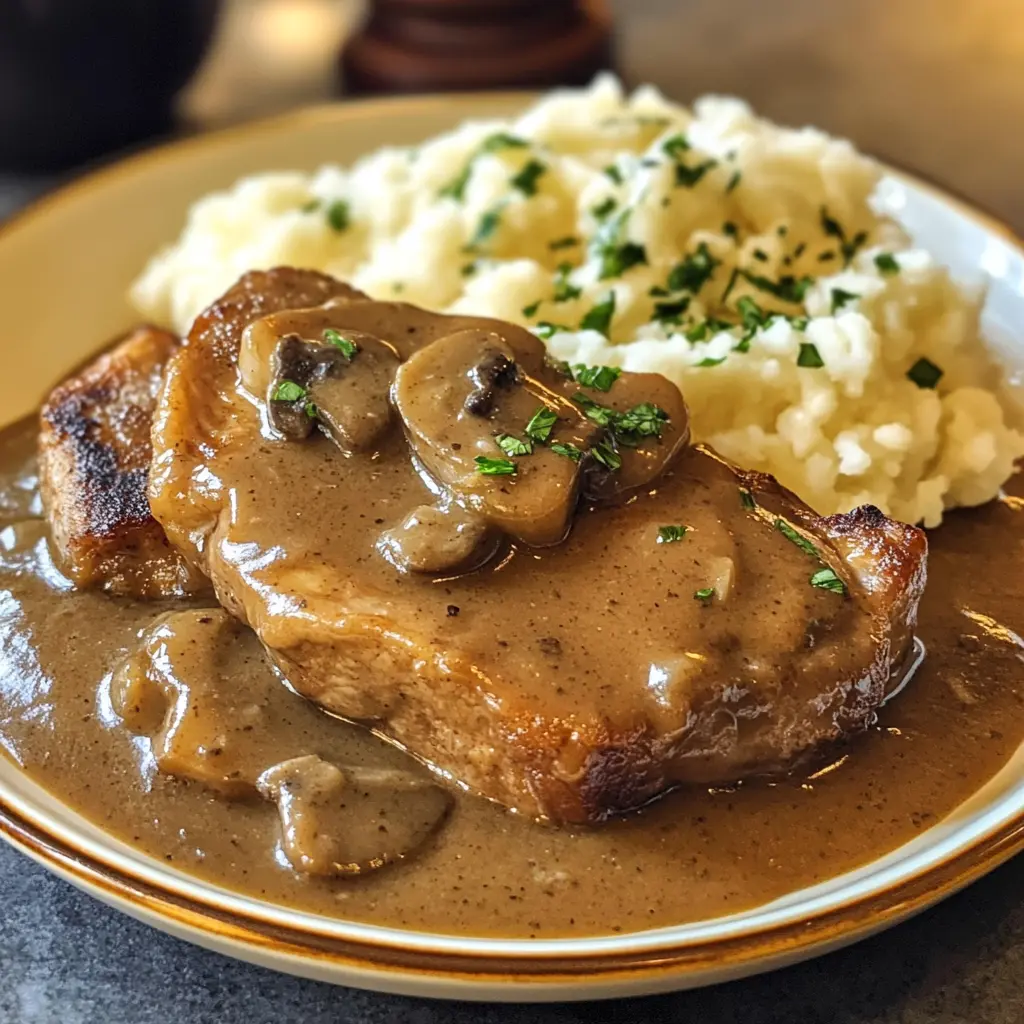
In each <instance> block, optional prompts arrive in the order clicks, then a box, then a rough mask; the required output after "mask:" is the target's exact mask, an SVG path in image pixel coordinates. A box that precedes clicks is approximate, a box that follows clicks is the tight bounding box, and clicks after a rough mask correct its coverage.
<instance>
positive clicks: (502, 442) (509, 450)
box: [494, 434, 533, 456]
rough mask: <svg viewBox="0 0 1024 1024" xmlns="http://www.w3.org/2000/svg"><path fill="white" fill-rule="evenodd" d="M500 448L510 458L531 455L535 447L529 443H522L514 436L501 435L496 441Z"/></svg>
mask: <svg viewBox="0 0 1024 1024" xmlns="http://www.w3.org/2000/svg"><path fill="white" fill-rule="evenodd" d="M494 440H495V443H496V444H497V445H498V447H499V448H500V449H501V450H502V451H503V452H504V453H505V454H506V455H509V456H515V455H529V454H530V453H531V452H532V451H533V445H532V444H530V442H529V441H521V440H520V439H519V438H518V437H516V436H515V435H514V434H499V435H498V436H497V437H496V438H495V439H494Z"/></svg>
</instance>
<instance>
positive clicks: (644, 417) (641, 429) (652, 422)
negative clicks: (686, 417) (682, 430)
mask: <svg viewBox="0 0 1024 1024" xmlns="http://www.w3.org/2000/svg"><path fill="white" fill-rule="evenodd" d="M666 423H668V413H667V412H665V410H664V409H662V408H661V406H658V405H655V404H654V403H653V402H641V403H640V404H639V405H634V406H633V408H632V409H627V410H626V411H625V412H623V413H618V414H617V415H616V418H615V422H614V423H613V427H614V429H615V435H616V437H618V438H619V440H620V441H622V442H623V443H628V442H630V441H631V440H632V439H633V438H634V437H661V430H662V427H663V426H664V425H665V424H666Z"/></svg>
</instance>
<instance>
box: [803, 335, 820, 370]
mask: <svg viewBox="0 0 1024 1024" xmlns="http://www.w3.org/2000/svg"><path fill="white" fill-rule="evenodd" d="M796 365H797V366H802V367H803V368H804V369H806V370H819V369H821V367H823V366H824V365H825V360H824V359H822V358H821V353H820V352H819V351H818V346H817V345H814V344H812V343H811V342H809V341H802V342H800V354H799V355H798V356H797V357H796Z"/></svg>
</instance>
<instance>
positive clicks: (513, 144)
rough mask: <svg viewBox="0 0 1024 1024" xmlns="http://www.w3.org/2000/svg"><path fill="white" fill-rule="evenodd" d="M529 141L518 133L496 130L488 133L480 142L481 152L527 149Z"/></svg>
mask: <svg viewBox="0 0 1024 1024" xmlns="http://www.w3.org/2000/svg"><path fill="white" fill-rule="evenodd" d="M528 145H529V143H528V142H527V141H526V139H521V138H520V137H519V136H518V135H512V134H510V133H509V132H495V133H494V134H493V135H488V136H487V138H486V139H484V141H483V142H482V143H481V144H480V152H481V153H497V152H498V150H501V149H525V148H526V147H527V146H528Z"/></svg>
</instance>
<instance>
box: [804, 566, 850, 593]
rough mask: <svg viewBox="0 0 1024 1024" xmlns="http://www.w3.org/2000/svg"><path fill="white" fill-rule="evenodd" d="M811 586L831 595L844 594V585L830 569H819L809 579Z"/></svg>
mask: <svg viewBox="0 0 1024 1024" xmlns="http://www.w3.org/2000/svg"><path fill="white" fill-rule="evenodd" d="M811 586H812V587H817V588H818V589H819V590H831V591H832V593H833V594H845V593H846V584H844V583H843V581H842V580H841V579H840V578H839V577H838V576H837V575H836V574H835V572H833V571H832V570H831V569H828V568H826V569H819V570H818V571H817V572H816V573H815V574H814V575H813V576H812V577H811Z"/></svg>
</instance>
